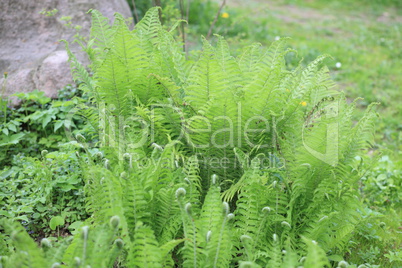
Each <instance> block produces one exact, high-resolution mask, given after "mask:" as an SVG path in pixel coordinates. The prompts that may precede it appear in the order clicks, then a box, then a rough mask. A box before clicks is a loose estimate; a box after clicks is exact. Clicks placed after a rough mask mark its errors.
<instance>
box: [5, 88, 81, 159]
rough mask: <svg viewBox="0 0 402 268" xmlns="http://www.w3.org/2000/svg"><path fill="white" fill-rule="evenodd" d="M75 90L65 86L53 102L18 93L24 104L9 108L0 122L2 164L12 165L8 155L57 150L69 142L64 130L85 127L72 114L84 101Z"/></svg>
mask: <svg viewBox="0 0 402 268" xmlns="http://www.w3.org/2000/svg"><path fill="white" fill-rule="evenodd" d="M76 90H77V89H76V88H74V87H72V86H66V87H65V88H64V89H62V90H60V91H59V98H58V99H56V100H51V99H50V98H48V97H46V96H45V95H44V93H43V92H41V91H38V90H35V91H32V92H29V93H17V94H15V96H16V97H18V99H20V100H21V103H20V105H19V106H18V107H9V108H8V107H6V109H5V112H4V114H1V115H0V120H1V121H2V122H4V124H3V123H2V124H1V126H0V131H1V132H0V149H1V151H0V165H1V166H9V165H10V164H11V160H12V158H10V157H9V155H10V154H11V155H16V154H23V155H26V156H34V157H37V156H38V155H39V154H40V152H41V151H42V150H55V149H57V148H58V144H59V143H62V142H67V141H68V140H67V139H66V136H65V129H69V130H71V131H72V130H73V129H75V128H78V127H79V128H83V125H82V120H80V118H78V117H77V116H74V117H73V118H70V117H69V115H70V114H69V112H70V110H71V109H72V107H74V106H75V105H77V104H78V103H81V102H83V101H84V99H82V98H80V97H79V96H76V97H74V98H72V97H73V96H75V95H76Z"/></svg>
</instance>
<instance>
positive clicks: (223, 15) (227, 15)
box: [221, 12, 229, 19]
mask: <svg viewBox="0 0 402 268" xmlns="http://www.w3.org/2000/svg"><path fill="white" fill-rule="evenodd" d="M221 17H222V18H224V19H227V18H229V13H227V12H223V13H222V15H221Z"/></svg>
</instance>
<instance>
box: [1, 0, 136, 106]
mask: <svg viewBox="0 0 402 268" xmlns="http://www.w3.org/2000/svg"><path fill="white" fill-rule="evenodd" d="M55 9H56V10H57V13H56V14H55V15H54V16H46V15H44V14H40V13H41V11H43V10H46V11H51V10H55ZM89 9H98V10H99V11H100V12H102V13H103V14H104V15H105V16H106V17H108V18H110V19H113V15H114V13H115V12H119V13H121V14H122V15H123V16H124V17H130V16H131V13H130V8H129V6H128V4H127V2H126V1H125V0H36V1H26V0H0V47H1V50H0V77H1V78H0V85H3V82H4V78H3V75H2V74H3V73H5V72H7V73H8V78H7V81H6V89H5V95H6V96H10V95H11V94H14V93H17V92H30V91H33V90H35V89H39V90H41V91H44V92H45V93H46V95H47V96H49V97H55V96H56V95H57V90H58V89H60V88H62V87H64V86H65V85H67V84H69V83H72V78H71V74H70V69H69V64H68V56H67V53H66V51H65V50H64V44H62V43H60V42H59V40H61V39H66V40H67V41H68V42H70V44H71V42H72V41H73V39H74V35H75V34H76V33H77V30H76V29H75V27H74V26H75V25H79V26H82V29H81V30H80V34H81V35H83V36H88V33H89V28H90V25H91V15H90V14H87V12H88V10H89ZM67 16H68V17H70V18H71V20H68V19H67V18H66V17H67ZM69 22H71V23H70V24H69V25H67V24H68V23H69ZM70 47H71V49H72V51H73V52H75V53H77V52H78V51H80V48H79V46H78V44H71V46H70ZM78 56H79V59H80V60H82V61H85V60H86V59H85V57H84V54H83V53H81V54H80V53H78ZM12 103H13V104H16V103H17V102H16V100H15V99H12Z"/></svg>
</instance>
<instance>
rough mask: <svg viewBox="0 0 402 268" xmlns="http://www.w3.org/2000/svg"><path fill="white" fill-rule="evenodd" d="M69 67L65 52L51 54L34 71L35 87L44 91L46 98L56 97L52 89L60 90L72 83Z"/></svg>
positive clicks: (59, 51)
mask: <svg viewBox="0 0 402 268" xmlns="http://www.w3.org/2000/svg"><path fill="white" fill-rule="evenodd" d="M69 67H70V66H69V63H68V55H67V52H66V51H65V50H58V51H55V52H52V53H51V54H50V55H49V56H47V57H46V58H45V59H44V60H43V62H42V64H41V65H40V66H39V68H38V70H37V71H36V75H35V77H34V82H35V85H36V86H37V88H39V89H41V90H42V91H44V92H45V95H46V96H48V97H52V98H54V97H57V95H56V93H57V92H55V91H54V90H53V89H58V88H62V87H63V86H65V85H67V84H71V82H72V79H71V75H69V73H70V68H69Z"/></svg>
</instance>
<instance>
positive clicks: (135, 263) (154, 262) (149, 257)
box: [127, 222, 166, 268]
mask: <svg viewBox="0 0 402 268" xmlns="http://www.w3.org/2000/svg"><path fill="white" fill-rule="evenodd" d="M165 252H166V251H165ZM163 257H164V256H162V251H161V249H160V248H159V246H158V242H157V240H156V239H155V236H154V233H153V231H152V229H151V228H150V227H148V226H146V225H143V224H142V223H141V222H138V223H137V226H136V228H135V232H134V238H133V242H132V245H131V246H130V251H129V253H128V256H127V266H128V267H155V268H157V267H162V258H163Z"/></svg>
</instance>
